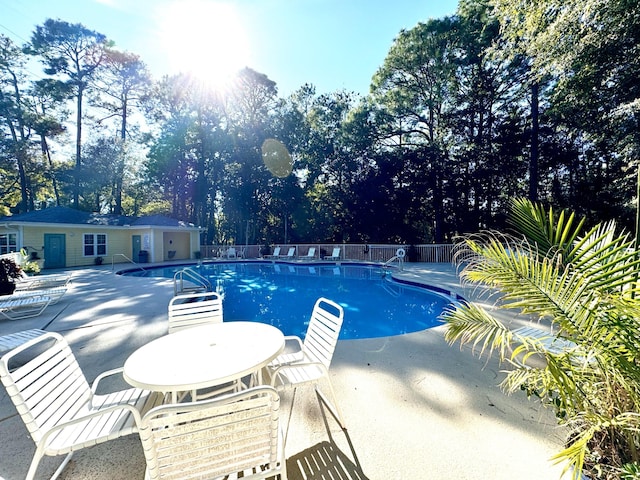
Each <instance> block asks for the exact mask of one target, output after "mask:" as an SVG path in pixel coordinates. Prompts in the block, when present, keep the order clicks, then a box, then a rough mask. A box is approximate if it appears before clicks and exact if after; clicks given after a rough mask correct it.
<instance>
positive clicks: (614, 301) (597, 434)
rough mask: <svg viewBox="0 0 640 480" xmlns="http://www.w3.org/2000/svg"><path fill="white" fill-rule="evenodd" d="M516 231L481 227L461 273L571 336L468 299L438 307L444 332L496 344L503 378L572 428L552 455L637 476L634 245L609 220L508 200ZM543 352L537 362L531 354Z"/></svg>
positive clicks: (639, 383)
mask: <svg viewBox="0 0 640 480" xmlns="http://www.w3.org/2000/svg"><path fill="white" fill-rule="evenodd" d="M510 221H511V224H512V226H513V227H514V228H515V230H516V232H515V233H503V232H492V231H489V232H482V233H479V234H476V235H470V236H467V237H465V238H463V239H462V240H461V241H460V242H458V243H457V245H456V261H457V263H458V264H459V265H460V266H461V267H462V271H461V276H462V278H463V279H464V280H466V281H469V282H472V283H475V284H477V285H480V286H483V287H485V288H486V289H487V292H494V293H495V292H496V291H497V292H498V296H499V299H498V302H497V305H498V306H499V307H500V308H501V309H506V310H513V311H514V312H517V314H526V315H529V316H530V318H531V319H532V321H540V320H547V321H550V322H551V323H552V324H553V327H554V331H555V332H556V333H555V335H556V336H557V337H559V338H561V339H564V340H568V341H569V342H570V343H569V345H571V347H570V348H567V349H565V350H563V351H561V352H558V353H552V352H550V351H548V350H547V349H545V346H544V344H543V343H542V342H541V341H540V340H539V339H537V338H534V337H527V336H523V335H516V334H514V333H513V332H512V331H511V330H510V329H509V328H508V327H507V326H506V325H505V324H504V323H502V322H500V321H499V320H498V319H497V318H496V317H495V316H494V315H492V314H491V313H489V312H488V311H486V310H484V309H482V308H481V307H480V306H479V305H477V304H474V303H469V304H461V305H458V306H456V307H454V308H452V309H450V310H448V311H447V312H446V313H445V315H444V320H445V321H446V322H447V324H446V333H445V336H446V338H447V340H448V341H449V342H450V343H453V342H456V341H460V342H462V343H468V344H472V345H474V346H475V347H478V348H479V351H480V355H482V354H492V353H493V352H496V353H497V354H498V355H499V358H500V360H501V361H502V362H504V363H507V364H508V365H509V366H510V368H509V370H508V372H507V375H506V377H505V379H504V380H503V382H502V384H501V386H502V388H503V389H504V390H505V391H506V392H514V391H520V390H524V391H525V392H526V393H527V394H529V395H530V396H535V397H537V398H540V399H541V400H542V401H543V402H544V404H545V405H546V406H549V407H551V408H553V409H554V410H555V413H556V417H557V418H558V421H559V422H560V423H561V424H563V425H566V426H567V427H568V428H569V435H568V438H567V441H566V448H565V449H564V450H562V451H561V452H559V453H558V454H557V455H556V456H555V457H554V459H555V460H557V461H564V462H566V467H567V468H566V470H569V469H570V467H573V473H572V476H573V478H574V479H576V480H578V479H579V478H580V475H581V472H585V473H586V474H587V475H589V477H590V478H592V479H596V478H606V479H614V478H625V479H630V478H634V476H635V478H640V476H637V475H635V473H636V472H638V470H639V469H638V465H639V464H640V462H639V460H640V456H639V453H638V452H639V448H640V433H639V432H640V368H639V366H638V361H639V360H640V324H639V320H640V291H638V283H637V281H638V277H639V275H640V271H639V269H638V264H639V253H638V251H637V250H636V248H635V245H634V242H633V241H632V240H631V239H630V238H629V237H628V236H627V235H625V234H624V232H623V233H618V232H617V231H616V225H615V223H614V222H608V223H605V224H598V225H596V226H595V227H593V228H591V229H588V230H584V224H585V222H584V221H577V220H576V217H575V215H573V214H570V213H569V212H564V211H563V212H560V213H559V214H556V213H555V212H553V210H552V209H549V210H545V209H544V208H543V207H541V206H540V205H537V204H533V203H531V202H529V201H527V200H516V201H514V202H513V206H512V212H511V218H510ZM531 355H537V356H541V357H543V359H544V360H545V362H542V365H535V364H533V363H532V362H527V359H528V358H529V357H530V356H531Z"/></svg>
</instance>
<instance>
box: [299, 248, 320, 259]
mask: <svg viewBox="0 0 640 480" xmlns="http://www.w3.org/2000/svg"><path fill="white" fill-rule="evenodd" d="M315 258H316V247H309V250H307V254H306V255H302V256H301V257H300V260H314V259H315Z"/></svg>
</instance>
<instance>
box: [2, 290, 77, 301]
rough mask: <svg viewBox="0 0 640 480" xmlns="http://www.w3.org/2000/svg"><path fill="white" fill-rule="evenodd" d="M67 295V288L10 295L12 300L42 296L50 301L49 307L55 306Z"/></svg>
mask: <svg viewBox="0 0 640 480" xmlns="http://www.w3.org/2000/svg"><path fill="white" fill-rule="evenodd" d="M65 293H67V287H56V288H46V289H43V290H16V291H15V292H13V294H12V295H11V296H12V297H14V298H18V297H33V296H38V295H44V296H46V297H49V298H50V299H51V301H50V302H49V305H55V304H56V303H58V302H59V301H60V299H61V298H62V297H63V296H64V294H65Z"/></svg>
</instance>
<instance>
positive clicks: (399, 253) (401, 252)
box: [382, 248, 405, 270]
mask: <svg viewBox="0 0 640 480" xmlns="http://www.w3.org/2000/svg"><path fill="white" fill-rule="evenodd" d="M404 255H405V252H404V248H399V249H398V250H396V254H395V255H394V256H393V257H391V258H390V259H389V260H387V261H386V262H384V263H383V264H382V268H387V267H389V266H390V265H391V264H392V263H393V262H398V267H399V268H400V270H403V269H404Z"/></svg>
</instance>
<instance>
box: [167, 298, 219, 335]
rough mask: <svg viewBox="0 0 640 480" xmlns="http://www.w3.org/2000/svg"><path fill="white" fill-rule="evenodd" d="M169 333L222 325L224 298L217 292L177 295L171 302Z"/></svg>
mask: <svg viewBox="0 0 640 480" xmlns="http://www.w3.org/2000/svg"><path fill="white" fill-rule="evenodd" d="M168 313H169V333H174V332H177V331H179V330H183V329H185V328H191V327H195V326H197V325H204V324H207V323H221V322H222V320H223V313H222V297H220V295H219V294H217V293H215V292H204V293H188V294H184V295H177V296H175V297H173V298H172V299H171V300H170V301H169V312H168Z"/></svg>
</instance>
